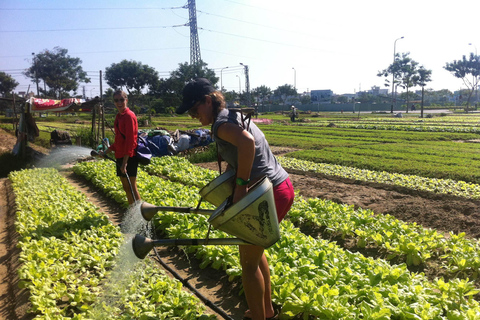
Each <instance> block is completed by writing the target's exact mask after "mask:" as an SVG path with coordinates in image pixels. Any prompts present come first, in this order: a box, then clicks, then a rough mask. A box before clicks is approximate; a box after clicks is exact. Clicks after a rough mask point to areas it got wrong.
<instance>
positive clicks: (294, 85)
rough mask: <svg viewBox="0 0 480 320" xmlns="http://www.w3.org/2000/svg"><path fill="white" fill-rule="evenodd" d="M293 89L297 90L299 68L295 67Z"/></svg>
mask: <svg viewBox="0 0 480 320" xmlns="http://www.w3.org/2000/svg"><path fill="white" fill-rule="evenodd" d="M292 69H293V89H295V90H297V70H295V68H293V67H292Z"/></svg>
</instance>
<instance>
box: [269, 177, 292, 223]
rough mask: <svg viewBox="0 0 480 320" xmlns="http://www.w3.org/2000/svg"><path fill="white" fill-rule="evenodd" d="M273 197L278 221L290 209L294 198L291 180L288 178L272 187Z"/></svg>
mask: <svg viewBox="0 0 480 320" xmlns="http://www.w3.org/2000/svg"><path fill="white" fill-rule="evenodd" d="M273 197H274V198H275V208H276V209H277V217H278V222H279V223H280V221H282V220H283V218H285V216H286V215H287V213H288V210H290V207H291V206H292V204H293V199H294V198H295V192H294V190H293V185H292V182H291V181H290V178H287V179H286V180H285V181H283V182H282V183H280V184H279V185H278V186H275V187H273Z"/></svg>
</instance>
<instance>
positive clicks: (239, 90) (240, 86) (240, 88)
mask: <svg viewBox="0 0 480 320" xmlns="http://www.w3.org/2000/svg"><path fill="white" fill-rule="evenodd" d="M235 76H236V77H237V78H238V94H240V93H242V84H241V82H240V76H239V75H238V74H236V75H235Z"/></svg>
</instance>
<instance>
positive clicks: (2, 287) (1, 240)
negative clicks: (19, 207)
mask: <svg viewBox="0 0 480 320" xmlns="http://www.w3.org/2000/svg"><path fill="white" fill-rule="evenodd" d="M14 222H15V200H14V194H13V192H12V189H11V186H10V180H8V179H7V178H2V179H0V319H5V320H28V319H32V318H33V316H32V315H31V314H28V313H27V311H28V308H29V302H28V292H27V290H25V289H20V288H19V287H18V281H19V280H18V276H17V269H18V268H19V267H20V261H19V255H20V249H19V248H17V247H16V245H17V240H18V234H17V233H16V232H15V226H14Z"/></svg>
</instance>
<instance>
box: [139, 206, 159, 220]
mask: <svg viewBox="0 0 480 320" xmlns="http://www.w3.org/2000/svg"><path fill="white" fill-rule="evenodd" d="M140 212H141V213H142V217H143V219H145V220H146V221H150V220H152V218H153V217H154V216H155V214H156V213H157V212H158V207H157V206H155V205H153V204H150V203H148V202H143V203H142V204H141V206H140Z"/></svg>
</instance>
